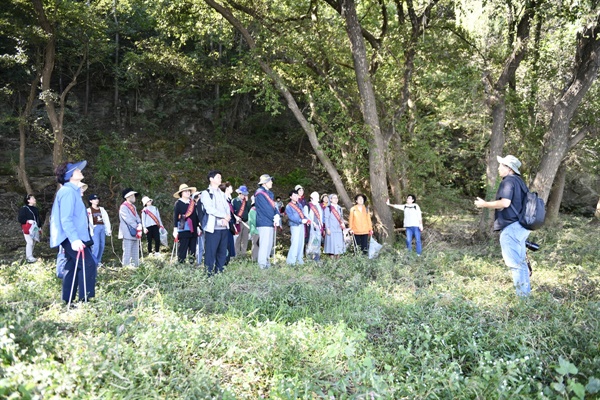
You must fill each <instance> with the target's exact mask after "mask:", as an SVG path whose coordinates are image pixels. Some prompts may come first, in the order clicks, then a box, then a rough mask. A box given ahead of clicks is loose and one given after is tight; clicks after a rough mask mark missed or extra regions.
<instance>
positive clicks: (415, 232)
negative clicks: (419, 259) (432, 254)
mask: <svg viewBox="0 0 600 400" xmlns="http://www.w3.org/2000/svg"><path fill="white" fill-rule="evenodd" d="M413 237H414V238H415V242H416V244H417V254H419V255H420V254H421V252H422V251H423V248H422V245H421V230H420V229H419V227H418V226H407V227H406V248H407V249H408V251H411V250H412V240H413Z"/></svg>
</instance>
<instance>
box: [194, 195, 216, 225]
mask: <svg viewBox="0 0 600 400" xmlns="http://www.w3.org/2000/svg"><path fill="white" fill-rule="evenodd" d="M205 191H206V190H205ZM208 194H209V195H210V198H211V200H212V198H213V194H212V193H211V192H208ZM196 213H197V214H198V221H200V229H202V231H204V228H205V227H206V224H207V223H208V214H207V213H206V208H204V204H202V201H201V200H200V198H198V203H197V206H196Z"/></svg>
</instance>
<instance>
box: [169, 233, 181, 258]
mask: <svg viewBox="0 0 600 400" xmlns="http://www.w3.org/2000/svg"><path fill="white" fill-rule="evenodd" d="M178 247H179V238H175V241H174V242H173V250H171V261H169V264H173V256H174V255H175V249H176V248H178Z"/></svg>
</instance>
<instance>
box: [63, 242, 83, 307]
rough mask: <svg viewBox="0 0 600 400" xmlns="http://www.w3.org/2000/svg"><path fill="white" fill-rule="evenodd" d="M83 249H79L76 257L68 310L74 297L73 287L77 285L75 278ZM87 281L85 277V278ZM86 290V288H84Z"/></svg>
mask: <svg viewBox="0 0 600 400" xmlns="http://www.w3.org/2000/svg"><path fill="white" fill-rule="evenodd" d="M81 253H82V251H80V250H78V251H77V258H76V259H75V269H74V270H73V283H71V291H70V292H69V301H68V302H67V310H69V308H70V307H71V300H72V299H73V288H74V287H75V278H76V277H77V266H78V265H79V256H81ZM83 282H84V283H85V278H84V279H83ZM84 290H85V289H84Z"/></svg>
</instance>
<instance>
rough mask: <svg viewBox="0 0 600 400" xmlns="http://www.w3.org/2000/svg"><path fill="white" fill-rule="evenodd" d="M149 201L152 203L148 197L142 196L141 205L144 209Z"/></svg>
mask: <svg viewBox="0 0 600 400" xmlns="http://www.w3.org/2000/svg"><path fill="white" fill-rule="evenodd" d="M149 201H154V200H152V199H151V198H150V197H148V196H144V197H142V205H143V206H144V207H146V203H148V202H149Z"/></svg>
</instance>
